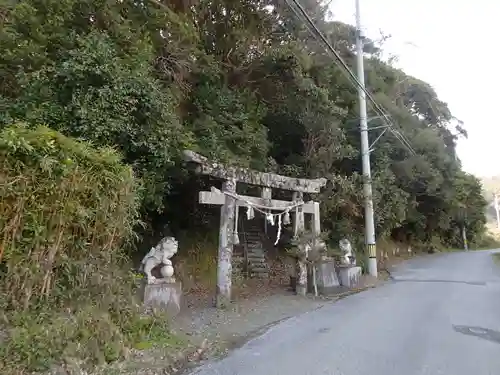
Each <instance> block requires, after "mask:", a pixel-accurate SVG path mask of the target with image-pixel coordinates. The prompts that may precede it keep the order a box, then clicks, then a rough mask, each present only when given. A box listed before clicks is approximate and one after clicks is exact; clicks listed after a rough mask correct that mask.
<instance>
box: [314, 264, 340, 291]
mask: <svg viewBox="0 0 500 375" xmlns="http://www.w3.org/2000/svg"><path fill="white" fill-rule="evenodd" d="M316 283H317V285H318V291H319V293H321V294H328V293H331V292H333V291H335V289H336V288H338V287H339V286H340V282H339V279H338V276H337V270H336V269H335V261H333V260H323V261H320V262H319V263H318V264H317V265H316Z"/></svg>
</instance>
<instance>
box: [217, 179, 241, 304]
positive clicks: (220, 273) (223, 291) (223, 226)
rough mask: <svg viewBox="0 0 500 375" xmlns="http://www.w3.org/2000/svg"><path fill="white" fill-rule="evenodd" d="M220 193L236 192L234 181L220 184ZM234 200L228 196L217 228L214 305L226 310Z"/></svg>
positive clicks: (230, 267)
mask: <svg viewBox="0 0 500 375" xmlns="http://www.w3.org/2000/svg"><path fill="white" fill-rule="evenodd" d="M222 191H223V192H224V191H225V192H228V193H233V194H234V193H235V192H236V181H235V180H227V181H224V182H223V183H222ZM235 208H236V200H235V199H234V198H232V197H231V196H230V195H227V196H226V202H225V204H224V206H222V209H221V216H220V228H219V252H218V257H217V289H216V299H215V304H216V307H218V308H226V307H228V306H229V305H230V303H231V286H232V257H233V245H234V244H233V239H234V216H235Z"/></svg>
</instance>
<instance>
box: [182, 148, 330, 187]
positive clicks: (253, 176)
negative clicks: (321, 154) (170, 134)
mask: <svg viewBox="0 0 500 375" xmlns="http://www.w3.org/2000/svg"><path fill="white" fill-rule="evenodd" d="M184 160H185V161H187V162H191V163H195V164H197V165H198V166H197V172H198V173H201V174H205V175H210V176H212V177H216V178H221V179H224V180H227V179H234V180H236V181H238V182H243V183H246V184H250V185H257V186H263V187H270V188H275V189H284V190H292V191H299V192H303V193H319V192H320V190H321V188H322V187H324V186H325V185H326V182H327V180H326V179H325V178H318V179H315V180H308V179H304V178H294V177H286V176H281V175H278V174H274V173H264V172H258V171H254V170H251V169H245V168H237V167H228V166H224V165H222V164H219V163H215V162H211V161H209V160H208V159H207V158H205V157H204V156H202V155H199V154H197V153H196V152H193V151H190V150H185V151H184Z"/></svg>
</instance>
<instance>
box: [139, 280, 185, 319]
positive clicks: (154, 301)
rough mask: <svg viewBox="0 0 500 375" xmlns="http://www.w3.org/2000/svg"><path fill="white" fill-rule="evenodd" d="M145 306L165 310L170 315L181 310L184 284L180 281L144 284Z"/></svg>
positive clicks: (143, 298)
mask: <svg viewBox="0 0 500 375" xmlns="http://www.w3.org/2000/svg"><path fill="white" fill-rule="evenodd" d="M141 292H142V293H141V294H142V300H143V302H144V306H146V307H154V308H159V309H162V310H165V311H166V313H167V314H168V315H170V316H175V315H177V314H178V313H179V312H180V311H181V298H182V285H181V283H180V282H174V283H161V282H157V283H156V284H146V283H143V284H142V288H141Z"/></svg>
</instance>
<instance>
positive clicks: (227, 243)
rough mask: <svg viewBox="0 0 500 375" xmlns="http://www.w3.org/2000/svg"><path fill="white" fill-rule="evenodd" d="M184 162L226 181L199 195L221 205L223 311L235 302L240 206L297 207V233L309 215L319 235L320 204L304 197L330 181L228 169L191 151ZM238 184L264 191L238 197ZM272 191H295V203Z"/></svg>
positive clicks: (302, 272) (219, 298) (301, 286)
mask: <svg viewBox="0 0 500 375" xmlns="http://www.w3.org/2000/svg"><path fill="white" fill-rule="evenodd" d="M184 159H185V161H186V162H188V163H190V164H192V165H194V167H195V172H196V173H199V174H203V175H209V176H212V177H215V178H219V179H221V180H222V181H223V182H222V189H221V190H218V189H212V191H201V192H200V193H199V202H200V203H202V204H212V205H219V206H221V219H220V229H219V251H218V261H217V290H216V301H215V303H216V306H217V307H219V308H223V307H225V306H227V305H228V304H229V303H230V301H231V280H232V254H233V245H234V233H235V212H236V209H237V208H238V207H240V206H243V207H248V204H249V203H250V204H251V205H253V206H255V207H268V208H271V207H272V208H273V209H275V210H276V209H283V210H286V209H288V208H289V207H292V206H293V207H294V208H293V211H291V212H293V213H294V214H295V218H294V233H295V234H298V233H301V232H302V231H304V229H305V223H304V214H306V213H307V214H311V215H312V222H311V227H312V231H313V232H314V233H316V234H319V233H320V231H321V228H320V212H319V203H318V202H313V201H309V202H304V201H303V194H304V193H319V192H320V190H321V188H322V187H324V186H325V185H326V182H327V180H326V179H324V178H321V179H315V180H309V179H303V178H293V177H286V176H281V175H278V174H273V173H264V172H258V171H254V170H250V169H245V168H238V167H227V166H224V165H222V164H219V163H216V162H212V161H209V160H208V159H207V158H205V157H204V156H202V155H199V154H197V153H195V152H193V151H189V150H186V151H184ZM237 183H244V184H249V185H256V186H260V187H261V188H262V190H261V196H260V197H251V196H246V195H237V194H236V184H237ZM272 189H283V190H290V191H293V192H294V194H293V200H292V201H291V202H290V201H283V200H276V199H272ZM306 289H307V269H306V266H305V264H299V275H298V278H297V291H298V292H299V293H301V294H305V291H306Z"/></svg>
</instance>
